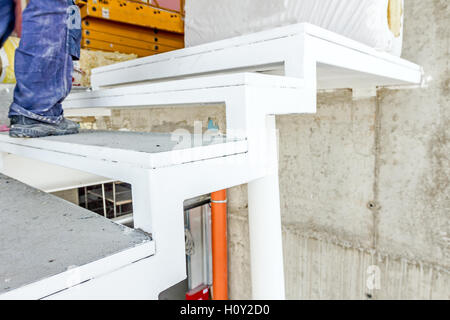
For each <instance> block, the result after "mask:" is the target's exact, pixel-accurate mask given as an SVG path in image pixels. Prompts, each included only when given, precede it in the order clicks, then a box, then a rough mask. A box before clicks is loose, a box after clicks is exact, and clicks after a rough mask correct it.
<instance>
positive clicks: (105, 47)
mask: <svg viewBox="0 0 450 320" xmlns="http://www.w3.org/2000/svg"><path fill="white" fill-rule="evenodd" d="M81 46H82V47H83V48H84V49H93V50H101V51H109V52H120V53H134V54H136V55H137V56H139V57H146V56H151V55H154V54H158V53H160V52H158V51H154V50H146V49H142V48H135V47H129V46H124V45H121V44H116V43H110V42H105V41H100V40H95V39H86V38H83V39H82V40H81Z"/></svg>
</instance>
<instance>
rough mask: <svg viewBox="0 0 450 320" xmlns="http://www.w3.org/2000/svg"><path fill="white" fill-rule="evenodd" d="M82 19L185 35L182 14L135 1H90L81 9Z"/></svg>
mask: <svg viewBox="0 0 450 320" xmlns="http://www.w3.org/2000/svg"><path fill="white" fill-rule="evenodd" d="M81 17H82V18H85V17H95V18H99V19H106V20H110V21H116V22H122V23H128V24H133V25H138V26H142V27H148V28H158V29H161V30H165V31H170V32H176V33H180V34H184V21H183V16H182V15H181V14H178V13H175V12H170V11H166V10H162V9H159V8H155V7H152V6H149V5H147V4H145V3H142V4H141V3H137V2H133V1H126V0H109V1H108V2H106V1H103V2H101V3H97V1H93V0H88V1H87V4H86V5H85V6H83V7H81Z"/></svg>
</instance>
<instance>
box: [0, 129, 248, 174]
mask: <svg viewBox="0 0 450 320" xmlns="http://www.w3.org/2000/svg"><path fill="white" fill-rule="evenodd" d="M8 145H9V147H10V148H8ZM11 148H12V149H17V148H24V149H27V148H32V149H37V150H45V151H50V152H58V153H64V154H70V155H72V156H80V157H86V158H90V159H96V160H100V161H107V162H116V163H123V164H127V165H131V166H135V167H138V168H143V169H156V168H161V167H169V166H173V165H178V164H183V163H189V162H194V161H202V160H208V159H213V158H219V157H225V156H230V155H234V154H240V153H246V152H247V151H248V145H247V141H246V140H241V141H232V142H224V143H218V144H213V145H208V146H198V147H193V148H188V149H181V150H172V151H167V152H159V153H146V152H138V151H132V150H125V149H115V148H108V147H98V146H90V145H82V144H76V143H69V142H59V141H51V140H46V139H45V138H42V139H20V138H11V137H9V136H8V134H0V150H3V151H5V152H12V153H16V152H14V150H12V149H11Z"/></svg>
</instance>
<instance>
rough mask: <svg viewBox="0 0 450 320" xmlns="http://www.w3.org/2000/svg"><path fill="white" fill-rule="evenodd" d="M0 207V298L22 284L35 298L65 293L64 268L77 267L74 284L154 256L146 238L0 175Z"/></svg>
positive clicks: (152, 245) (146, 236)
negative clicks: (31, 291) (77, 276)
mask: <svg viewBox="0 0 450 320" xmlns="http://www.w3.org/2000/svg"><path fill="white" fill-rule="evenodd" d="M49 174H51V173H49ZM0 205H1V208H0V226H1V227H0V228H1V231H0V298H3V297H2V294H6V293H10V294H12V293H13V292H14V290H15V289H22V288H24V286H27V285H28V286H33V288H34V290H33V292H34V294H37V296H35V298H41V297H43V296H45V295H49V294H52V293H54V292H57V291H60V290H63V289H65V288H66V286H67V279H68V277H70V275H71V273H70V270H72V272H73V271H74V270H76V268H80V267H81V268H83V270H82V271H83V272H81V271H80V273H79V278H78V279H72V280H71V281H72V285H75V284H77V283H73V281H78V282H83V281H86V280H90V279H91V278H93V277H95V276H97V275H99V274H102V273H107V272H108V271H112V270H115V269H117V268H120V267H123V266H124V265H127V264H131V263H133V262H135V261H138V260H140V259H143V258H145V257H149V256H152V255H153V254H154V243H153V241H152V239H151V237H150V236H149V235H147V234H145V233H143V232H140V231H137V230H133V229H129V228H127V227H124V226H121V225H118V224H116V223H113V222H111V221H109V220H107V219H105V218H103V217H101V216H99V215H97V214H95V213H93V212H90V211H88V210H85V209H83V208H81V207H78V206H76V205H74V204H72V203H69V202H67V201H65V200H62V199H60V198H57V197H55V196H52V195H50V194H47V193H44V192H42V191H39V190H37V189H34V188H32V187H30V186H28V185H25V184H23V183H21V182H18V181H16V180H14V179H12V178H9V177H7V176H5V175H2V174H0ZM124 253H126V254H124ZM117 255H122V256H121V259H119V260H120V261H117V259H116V258H112V257H113V256H116V257H117ZM94 262H96V263H97V270H95V268H91V267H90V264H92V263H94ZM99 263H100V264H99ZM69 269H70V270H69ZM68 270H69V271H68ZM24 297H25V296H22V298H24Z"/></svg>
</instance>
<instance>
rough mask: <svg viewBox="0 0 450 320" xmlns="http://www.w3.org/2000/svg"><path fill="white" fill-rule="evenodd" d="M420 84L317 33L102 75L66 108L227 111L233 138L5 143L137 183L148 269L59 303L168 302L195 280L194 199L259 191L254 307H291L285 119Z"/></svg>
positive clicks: (97, 135)
mask: <svg viewBox="0 0 450 320" xmlns="http://www.w3.org/2000/svg"><path fill="white" fill-rule="evenodd" d="M244 71H245V72H248V71H252V72H253V73H240V72H244ZM258 73H268V74H258ZM274 74H279V75H274ZM280 75H281V76H280ZM421 76H422V75H421V68H420V67H419V66H417V65H414V64H412V63H409V62H407V61H404V60H402V59H399V58H396V57H392V56H390V55H387V54H384V53H380V52H377V51H375V50H373V49H371V48H368V47H366V46H364V45H361V44H359V43H357V42H354V41H351V40H348V39H346V38H343V37H341V36H338V35H336V34H333V33H331V32H328V31H325V30H322V29H320V28H317V27H314V26H311V25H307V24H299V25H294V26H289V27H284V28H278V29H275V30H271V31H267V32H261V33H257V34H254V35H248V36H243V37H239V38H234V39H229V40H224V41H219V42H214V43H210V44H207V45H202V46H198V47H192V48H187V49H182V50H177V51H174V52H170V53H165V54H160V55H157V56H152V57H147V58H142V59H137V60H134V61H128V62H125V63H120V64H117V65H113V66H108V67H103V68H99V69H97V70H94V72H93V78H92V81H93V85H94V88H95V89H96V90H94V91H91V92H85V93H76V94H72V95H71V96H69V97H68V98H67V100H66V101H65V103H64V108H65V110H67V111H68V112H70V110H72V109H77V110H78V114H79V113H80V112H81V113H83V114H87V115H88V114H89V113H90V110H93V109H94V108H127V107H133V108H135V107H156V106H157V107H164V106H171V107H173V106H174V105H179V106H191V105H195V106H198V105H202V104H204V105H211V104H214V103H220V104H225V107H226V123H227V128H226V131H227V133H226V137H218V136H216V137H211V136H207V137H204V136H202V137H196V136H195V135H194V136H191V135H184V136H180V135H179V133H173V134H166V135H161V134H152V133H147V134H138V133H126V132H86V133H82V134H80V135H75V136H66V137H51V138H42V139H36V140H24V139H11V138H9V137H8V136H7V135H0V151H1V152H4V153H12V154H17V155H20V156H23V157H29V158H33V159H37V160H40V161H45V162H49V163H53V164H56V165H60V166H63V167H67V168H72V169H78V170H81V171H87V172H91V173H94V174H98V175H102V176H105V177H108V178H112V179H117V180H121V181H125V182H128V183H131V184H132V187H133V210H134V221H135V227H136V228H138V229H141V230H143V231H145V232H147V233H150V234H151V235H152V240H153V241H154V243H155V248H156V251H155V254H154V255H153V256H152V257H151V258H149V259H146V261H145V263H144V264H142V263H141V264H140V265H136V264H135V265H133V266H130V268H122V269H121V270H116V271H114V272H110V273H108V274H105V275H102V276H95V277H92V278H91V279H90V281H88V282H84V283H81V282H80V283H79V284H77V285H75V286H72V287H70V288H69V287H67V288H66V290H64V291H61V292H58V293H57V292H55V293H54V294H53V295H51V296H50V298H52V297H54V298H82V297H95V298H101V297H104V296H105V295H107V296H108V297H117V298H118V297H123V292H125V291H126V292H127V294H130V295H131V296H130V297H133V298H153V299H155V298H157V296H158V294H159V293H160V292H161V291H163V290H165V289H167V288H168V287H170V286H172V285H174V284H176V283H177V282H179V281H181V280H183V279H184V278H185V277H186V274H185V262H184V259H185V255H184V254H185V249H184V231H183V230H184V227H183V201H184V200H186V199H189V198H192V197H195V196H199V195H202V194H207V193H210V192H214V191H217V190H221V189H225V188H229V187H232V186H237V185H240V184H244V183H248V185H249V188H248V189H249V195H248V196H249V199H248V200H249V229H250V230H249V234H250V246H251V272H252V286H253V288H252V290H253V298H256V299H265V298H273V299H283V298H284V276H283V272H284V270H283V254H282V242H281V218H280V203H279V201H280V200H279V188H278V160H277V142H276V140H277V136H276V126H275V115H279V114H298V113H314V112H315V110H316V99H315V97H316V92H317V89H320V88H326V89H331V88H346V87H351V88H372V87H376V86H381V85H392V84H396V85H402V84H420V82H421ZM142 82H145V83H142ZM180 139H181V140H180ZM180 141H181V142H180ZM176 142H180V143H179V145H178V144H177V143H176ZM186 142H188V143H186ZM0 160H1V159H0ZM0 163H1V162H0ZM126 279H129V280H130V283H131V284H129V283H127V281H126ZM112 283H113V284H112ZM128 289H129V290H132V293H130V291H129V290H128ZM124 290H125V291H124ZM106 291H108V292H106ZM13 292H14V291H13ZM47 296H48V295H47ZM1 297H2V296H1V295H0V298H1Z"/></svg>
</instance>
